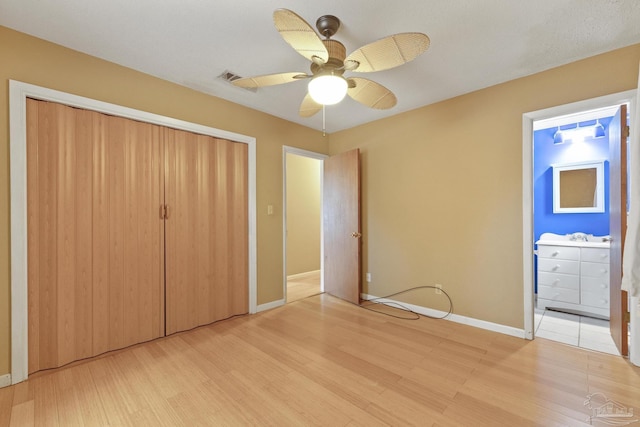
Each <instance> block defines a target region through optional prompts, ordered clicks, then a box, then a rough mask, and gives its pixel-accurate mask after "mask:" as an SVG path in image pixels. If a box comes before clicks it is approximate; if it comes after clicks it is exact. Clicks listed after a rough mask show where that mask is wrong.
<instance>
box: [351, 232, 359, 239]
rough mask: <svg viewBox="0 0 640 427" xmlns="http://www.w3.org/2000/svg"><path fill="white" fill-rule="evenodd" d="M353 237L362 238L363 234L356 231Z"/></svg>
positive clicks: (352, 234)
mask: <svg viewBox="0 0 640 427" xmlns="http://www.w3.org/2000/svg"><path fill="white" fill-rule="evenodd" d="M351 237H355V238H356V239H358V238H360V237H362V234H361V233H358V232H357V231H354V232H353V233H351Z"/></svg>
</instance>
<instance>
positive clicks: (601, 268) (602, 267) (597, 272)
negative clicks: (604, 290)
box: [580, 262, 609, 277]
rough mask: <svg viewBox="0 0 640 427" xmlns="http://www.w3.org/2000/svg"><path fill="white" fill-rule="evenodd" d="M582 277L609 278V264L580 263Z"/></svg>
mask: <svg viewBox="0 0 640 427" xmlns="http://www.w3.org/2000/svg"><path fill="white" fill-rule="evenodd" d="M580 275H581V276H583V277H609V264H600V263H597V262H582V263H580Z"/></svg>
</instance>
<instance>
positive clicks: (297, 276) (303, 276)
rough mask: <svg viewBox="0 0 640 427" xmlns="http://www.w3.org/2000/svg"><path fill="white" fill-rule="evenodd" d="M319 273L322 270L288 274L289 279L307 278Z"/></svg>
mask: <svg viewBox="0 0 640 427" xmlns="http://www.w3.org/2000/svg"><path fill="white" fill-rule="evenodd" d="M317 274H320V270H313V271H305V272H304V273H298V274H292V275H291V276H287V280H299V279H306V278H307V277H309V276H315V275H317Z"/></svg>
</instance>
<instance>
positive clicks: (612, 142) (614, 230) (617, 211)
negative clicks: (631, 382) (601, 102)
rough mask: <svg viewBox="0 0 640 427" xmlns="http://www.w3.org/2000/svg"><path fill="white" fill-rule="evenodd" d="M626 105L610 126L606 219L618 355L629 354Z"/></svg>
mask: <svg viewBox="0 0 640 427" xmlns="http://www.w3.org/2000/svg"><path fill="white" fill-rule="evenodd" d="M628 132H629V131H628V127H627V106H626V105H622V106H620V108H619V109H618V112H617V113H616V115H615V116H614V117H613V119H612V120H611V123H610V125H609V216H610V221H609V222H610V234H611V249H610V250H611V257H610V258H611V268H610V282H609V289H610V298H609V302H610V317H609V319H610V321H609V325H610V330H611V336H612V337H613V341H614V342H615V344H616V347H618V350H619V351H620V354H621V355H623V356H627V355H628V354H629V339H628V326H629V325H628V323H627V322H628V320H627V319H626V313H627V311H628V310H627V292H626V291H623V290H621V289H620V285H621V281H622V252H623V248H624V238H625V235H626V231H627V136H628Z"/></svg>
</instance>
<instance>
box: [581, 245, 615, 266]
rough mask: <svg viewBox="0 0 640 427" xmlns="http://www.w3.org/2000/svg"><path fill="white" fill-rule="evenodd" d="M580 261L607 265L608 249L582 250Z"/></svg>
mask: <svg viewBox="0 0 640 427" xmlns="http://www.w3.org/2000/svg"><path fill="white" fill-rule="evenodd" d="M582 261H587V262H602V263H605V264H609V249H607V248H582Z"/></svg>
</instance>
